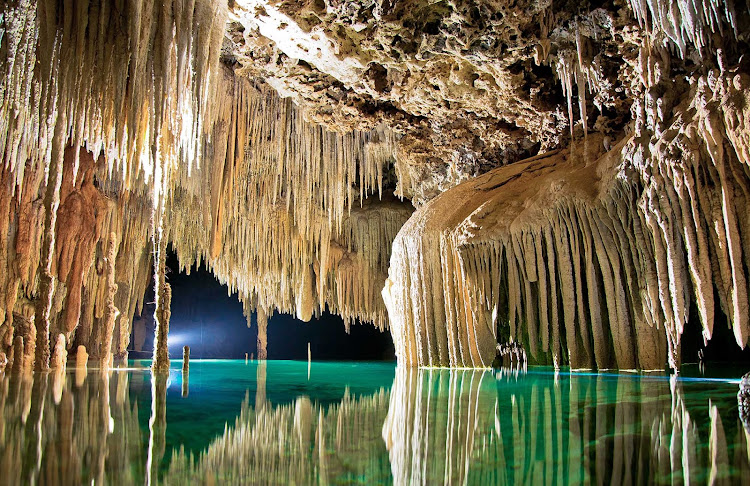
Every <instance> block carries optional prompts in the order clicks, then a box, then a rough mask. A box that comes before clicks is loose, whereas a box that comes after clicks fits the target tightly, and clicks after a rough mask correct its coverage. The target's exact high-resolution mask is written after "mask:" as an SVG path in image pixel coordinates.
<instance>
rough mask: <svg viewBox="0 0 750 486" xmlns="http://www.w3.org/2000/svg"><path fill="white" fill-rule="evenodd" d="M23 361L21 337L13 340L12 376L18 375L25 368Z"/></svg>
mask: <svg viewBox="0 0 750 486" xmlns="http://www.w3.org/2000/svg"><path fill="white" fill-rule="evenodd" d="M23 360H24V354H23V336H16V338H15V339H14V340H13V368H12V372H13V374H15V375H18V374H20V373H21V372H23V370H24V367H25V365H24V362H23Z"/></svg>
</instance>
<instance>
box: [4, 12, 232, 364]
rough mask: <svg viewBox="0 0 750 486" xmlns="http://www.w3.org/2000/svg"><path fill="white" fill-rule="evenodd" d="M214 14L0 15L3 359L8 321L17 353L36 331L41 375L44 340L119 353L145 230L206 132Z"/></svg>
mask: <svg viewBox="0 0 750 486" xmlns="http://www.w3.org/2000/svg"><path fill="white" fill-rule="evenodd" d="M225 10H226V6H225V5H223V4H222V2H212V1H209V0H171V1H167V2H155V3H151V2H145V3H144V2H127V4H126V5H124V6H116V5H113V4H112V2H107V1H102V0H90V1H86V2H76V3H74V4H72V3H70V2H57V1H53V0H42V1H27V0H20V1H18V2H10V3H6V4H4V5H3V6H2V7H0V42H2V49H0V159H1V160H2V162H0V166H1V167H0V170H1V171H2V174H1V175H2V177H1V183H2V187H0V211H2V215H1V216H0V265H2V266H3V268H2V269H0V275H2V278H0V291H1V292H2V293H3V299H2V304H0V310H2V311H4V312H2V313H0V317H3V318H4V319H1V320H0V341H2V343H0V345H2V346H3V347H6V346H7V345H9V336H11V335H12V333H13V332H14V329H13V328H14V327H15V326H14V320H16V316H18V321H19V324H20V326H19V328H18V329H17V330H16V331H17V332H16V334H24V336H25V337H26V340H27V341H28V340H29V339H30V338H31V337H32V335H33V333H32V332H31V331H30V328H31V327H35V328H38V329H36V330H37V331H38V333H37V340H38V342H39V344H41V345H42V346H41V348H40V349H39V351H38V352H37V355H38V357H39V358H41V361H40V364H41V367H42V368H44V362H45V361H46V360H47V355H48V354H49V343H48V341H49V339H50V338H49V337H48V334H50V335H53V336H54V335H56V333H57V332H62V333H64V334H65V335H66V336H67V337H68V338H70V337H72V335H73V333H74V331H76V332H75V342H72V341H70V340H69V341H68V342H69V343H70V344H73V345H74V344H77V343H82V344H85V345H86V346H87V347H88V348H89V350H90V351H91V352H92V356H98V355H101V356H102V357H105V356H107V355H108V354H109V352H108V351H107V350H99V347H100V344H101V343H102V342H103V341H110V340H111V342H112V348H111V350H112V351H113V352H115V354H121V353H122V352H124V350H125V349H126V347H127V342H128V340H129V333H130V319H132V315H133V313H134V312H135V311H136V308H137V307H140V303H141V302H142V299H143V293H144V290H145V283H146V282H147V281H148V278H147V275H144V274H143V272H142V269H143V268H146V269H147V268H148V261H149V255H148V251H147V248H146V246H147V243H146V241H147V239H146V236H147V232H148V231H151V232H153V228H151V229H150V228H149V224H148V223H149V219H152V220H153V219H154V218H152V216H153V214H152V213H153V211H154V210H155V209H156V208H158V207H159V206H162V201H163V198H164V196H165V195H166V193H167V192H168V191H167V189H168V187H169V182H170V180H171V175H170V174H171V173H172V172H173V171H174V170H175V168H176V167H177V166H180V167H183V166H184V167H186V168H187V170H190V167H191V166H192V165H194V164H195V159H197V158H198V157H199V156H201V155H202V152H203V147H202V145H203V141H204V140H205V137H204V136H203V135H204V127H205V126H211V123H210V120H212V114H211V111H210V109H211V105H210V104H209V100H210V97H209V96H208V93H210V92H211V90H210V89H209V86H210V84H211V80H212V78H213V76H214V74H215V72H216V66H217V65H218V58H219V55H218V54H219V48H220V43H221V39H222V34H223V31H224V27H225V25H224V20H225V18H226V16H225ZM79 149H80V150H79ZM81 154H85V157H84V156H83V155H81ZM84 158H85V159H86V161H85V162H84ZM100 161H103V162H102V163H100ZM144 222H145V223H146V224H145V225H144ZM110 248H112V249H113V251H114V255H115V257H113V258H115V259H116V265H115V269H114V272H115V274H116V275H115V276H114V279H112V278H111V277H112V275H111V274H108V272H110V271H112V269H111V264H112V263H113V262H112V261H111V259H109V257H108V256H107V255H108V254H109V252H108V249H110ZM106 260H109V261H108V263H106V264H105V263H103V262H104V261H106ZM105 267H106V268H107V270H106V271H105V270H104V268H105ZM105 274H107V275H108V276H107V277H105ZM113 280H114V281H113ZM115 288H116V290H114V289H115ZM34 301H35V302H36V304H35V305H31V302H34ZM118 313H119V315H117V314H118ZM105 314H106V318H105ZM3 321H5V322H3ZM112 325H114V329H112V328H111V327H112ZM102 327H105V329H102ZM110 336H111V338H110ZM25 346H26V347H28V346H29V343H26V344H25Z"/></svg>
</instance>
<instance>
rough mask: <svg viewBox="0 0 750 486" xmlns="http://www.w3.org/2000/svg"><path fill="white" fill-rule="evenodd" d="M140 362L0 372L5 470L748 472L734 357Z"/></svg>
mask: <svg viewBox="0 0 750 486" xmlns="http://www.w3.org/2000/svg"><path fill="white" fill-rule="evenodd" d="M148 364H149V363H148V362H139V361H133V362H131V363H130V366H129V368H127V369H118V370H114V371H110V372H108V373H103V372H100V371H99V370H91V369H90V370H88V373H85V372H81V370H69V371H68V372H67V373H66V374H64V375H61V374H55V373H51V374H37V375H33V376H31V375H29V376H7V375H5V376H4V375H0V410H2V420H0V484H2V485H5V484H91V483H92V481H93V482H94V483H96V484H147V483H151V484H157V483H158V484H394V483H395V484H591V483H595V484H683V483H685V484H686V483H693V484H707V483H717V484H722V483H726V484H750V434H748V433H746V431H745V429H744V427H743V426H742V423H741V422H740V420H739V417H738V411H737V397H736V394H737V389H738V385H737V383H738V380H737V379H736V377H737V376H739V375H740V374H741V372H740V370H730V369H711V371H712V376H711V377H706V376H703V375H702V374H701V373H699V372H698V370H697V369H690V368H686V369H685V370H684V372H683V374H682V375H681V376H680V377H679V378H675V377H670V376H668V375H639V374H614V373H567V372H559V373H555V372H554V371H553V370H550V369H545V368H530V369H529V370H527V371H514V372H509V371H503V372H497V373H493V372H489V371H474V370H408V369H402V368H396V367H395V365H393V364H387V363H331V362H325V363H316V362H313V363H312V364H311V365H310V366H309V367H308V363H306V362H295V361H268V362H266V363H264V364H258V363H257V362H249V363H246V362H244V361H192V362H191V364H190V373H189V375H188V377H187V380H185V377H183V375H182V371H181V366H182V363H181V362H180V361H175V362H173V364H172V366H173V369H172V371H171V373H170V376H169V379H153V377H152V375H151V372H150V371H149V370H148V368H147V366H148ZM185 381H187V383H185Z"/></svg>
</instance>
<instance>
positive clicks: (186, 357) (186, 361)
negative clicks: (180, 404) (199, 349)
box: [182, 346, 190, 398]
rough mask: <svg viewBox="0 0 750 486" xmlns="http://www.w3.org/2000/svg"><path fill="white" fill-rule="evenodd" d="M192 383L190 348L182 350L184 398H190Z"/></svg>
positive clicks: (185, 347)
mask: <svg viewBox="0 0 750 486" xmlns="http://www.w3.org/2000/svg"><path fill="white" fill-rule="evenodd" d="M189 383H190V346H184V347H183V348H182V398H186V397H187V396H188V390H189V386H190V385H189Z"/></svg>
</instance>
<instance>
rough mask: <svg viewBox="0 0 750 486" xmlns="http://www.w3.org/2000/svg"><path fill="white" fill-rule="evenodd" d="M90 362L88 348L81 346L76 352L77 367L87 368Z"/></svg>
mask: <svg viewBox="0 0 750 486" xmlns="http://www.w3.org/2000/svg"><path fill="white" fill-rule="evenodd" d="M88 362H89V355H88V353H87V352H86V346H84V345H80V346H78V349H77V350H76V367H77V368H86V365H87V364H88Z"/></svg>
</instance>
